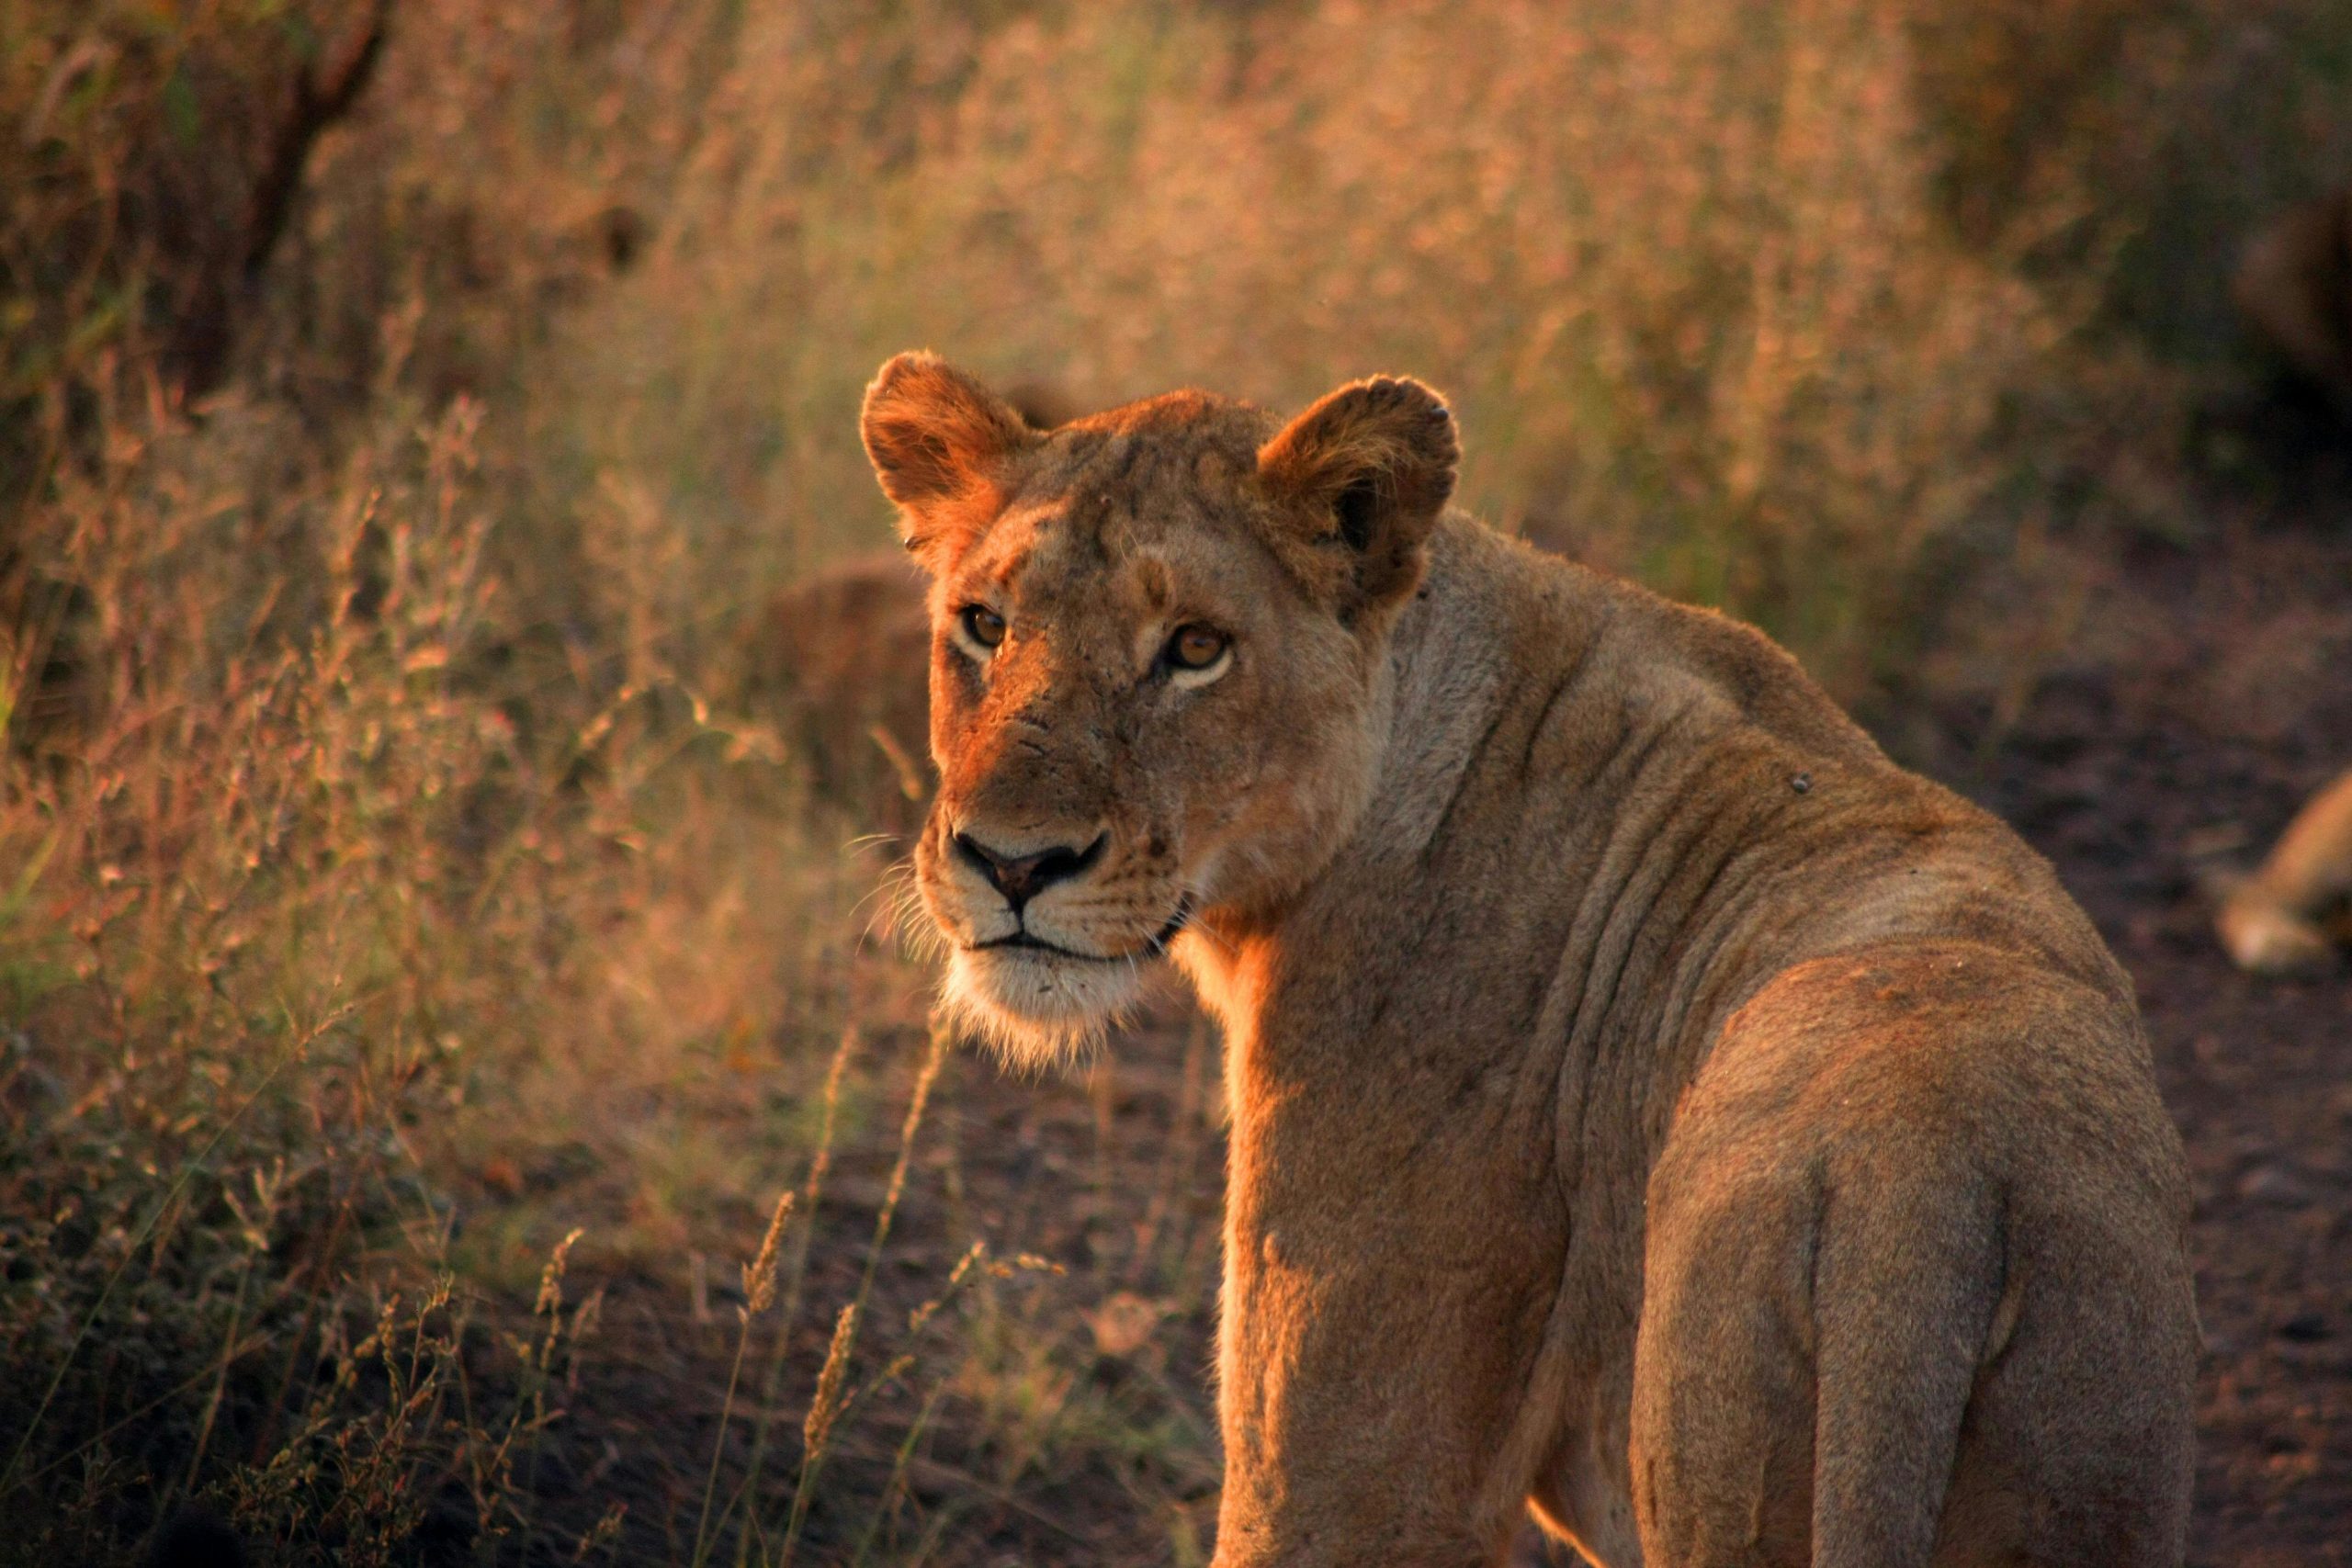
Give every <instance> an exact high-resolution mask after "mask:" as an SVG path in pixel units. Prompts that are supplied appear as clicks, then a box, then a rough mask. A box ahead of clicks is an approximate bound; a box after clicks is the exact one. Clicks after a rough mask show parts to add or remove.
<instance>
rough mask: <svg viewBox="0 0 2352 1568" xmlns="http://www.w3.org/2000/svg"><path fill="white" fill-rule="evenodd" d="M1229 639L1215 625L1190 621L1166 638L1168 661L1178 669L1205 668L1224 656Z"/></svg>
mask: <svg viewBox="0 0 2352 1568" xmlns="http://www.w3.org/2000/svg"><path fill="white" fill-rule="evenodd" d="M1231 641H1232V639H1231V638H1229V637H1227V636H1226V635H1225V634H1224V633H1223V632H1221V631H1218V630H1217V629H1216V627H1215V626H1203V625H1201V624H1200V623H1199V622H1198V621H1193V622H1190V623H1188V624H1187V625H1184V626H1178V627H1177V628H1176V635H1175V636H1173V637H1170V638H1169V639H1168V662H1169V663H1170V664H1172V665H1174V666H1175V667H1176V668H1177V669H1179V670H1205V669H1207V668H1208V667H1209V666H1210V665H1212V664H1215V663H1216V661H1217V660H1220V659H1222V658H1224V657H1225V650H1226V649H1227V647H1228V646H1229V645H1230V643H1231Z"/></svg>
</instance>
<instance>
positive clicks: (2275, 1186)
mask: <svg viewBox="0 0 2352 1568" xmlns="http://www.w3.org/2000/svg"><path fill="white" fill-rule="evenodd" d="M2238 1196H2239V1197H2241V1198H2243V1199H2245V1201H2248V1202H2250V1203H2272V1204H2276V1205H2277V1206H2278V1207H2279V1208H2282V1209H2300V1208H2301V1207H2302V1206H2303V1205H2304V1204H2306V1203H2308V1202H2310V1201H2312V1190H2311V1185H2310V1184H2309V1183H2308V1182H2306V1181H2304V1180H2303V1179H2302V1178H2301V1177H2300V1176H2297V1175H2296V1174H2295V1173H2294V1172H2293V1171H2291V1170H2289V1169H2288V1168H2286V1167H2285V1166H2282V1165H2257V1166H2256V1167H2255V1168H2253V1169H2252V1170H2249V1171H2247V1172H2246V1173H2245V1176H2243V1177H2241V1178H2240V1179H2239V1180H2238Z"/></svg>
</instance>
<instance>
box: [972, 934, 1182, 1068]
mask: <svg viewBox="0 0 2352 1568" xmlns="http://www.w3.org/2000/svg"><path fill="white" fill-rule="evenodd" d="M1143 994H1144V976H1143V973H1142V970H1141V968H1140V966H1139V965H1137V964H1132V963H1126V962H1117V963H1104V962H1103V961H1101V960H1099V959H1091V958H1073V957H1069V956H1065V955H1063V954H1059V953H1050V952H1046V951H1045V950H1043V949H1040V948H1034V947H989V948H980V949H978V950H974V949H970V948H964V949H959V950H957V951H956V953H955V954H954V955H953V956H952V957H951V958H949V960H948V963H947V980H946V985H945V987H944V1000H945V1001H946V1003H947V1006H948V1008H949V1009H950V1010H951V1011H952V1012H953V1013H954V1014H955V1016H956V1021H957V1022H959V1023H961V1024H962V1025H963V1026H964V1027H965V1029H967V1031H969V1032H971V1033H973V1034H975V1035H977V1036H978V1037H979V1039H980V1040H981V1041H983V1042H984V1043H986V1044H987V1045H988V1046H989V1048H990V1049H992V1050H994V1051H995V1052H996V1053H997V1055H1000V1056H1001V1057H1002V1058H1003V1059H1004V1061H1005V1062H1006V1063H1007V1064H1008V1065H1010V1066H1020V1067H1025V1068H1045V1067H1054V1066H1066V1065H1068V1064H1069V1063H1071V1062H1074V1061H1077V1060H1078V1059H1080V1057H1082V1056H1084V1055H1086V1054H1087V1052H1088V1051H1090V1050H1091V1049H1092V1048H1093V1047H1094V1046H1096V1045H1099V1044H1101V1043H1102V1041H1103V1035H1104V1033H1105V1032H1108V1031H1109V1029H1110V1028H1111V1026H1112V1025H1113V1024H1114V1023H1117V1022H1119V1021H1121V1020H1122V1019H1123V1018H1125V1016H1126V1015H1127V1014H1128V1013H1129V1012H1131V1011H1132V1010H1134V1009H1135V1006H1136V1003H1137V1002H1138V1001H1140V1000H1141V999H1142V998H1143Z"/></svg>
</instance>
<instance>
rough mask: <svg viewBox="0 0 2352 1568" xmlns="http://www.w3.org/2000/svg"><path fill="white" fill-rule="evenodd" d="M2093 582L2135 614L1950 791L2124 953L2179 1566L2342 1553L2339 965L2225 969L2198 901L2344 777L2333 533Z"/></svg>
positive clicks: (2320, 531)
mask: <svg viewBox="0 0 2352 1568" xmlns="http://www.w3.org/2000/svg"><path fill="white" fill-rule="evenodd" d="M2345 493H2346V494H2352V491H2346V492H2345ZM2115 587H2116V590H2117V592H2118V596H2119V603H2118V604H2117V609H2118V610H2119V612H2120V613H2121V614H2122V615H2124V616H2125V617H2127V618H2128V619H2129V620H2130V621H2131V622H2132V623H2133V624H2134V625H2136V626H2138V628H2139V630H2138V632H2137V634H2136V635H2134V636H2132V637H2130V638H2129V639H2128V641H2127V642H2126V643H2125V644H2124V645H2123V647H2122V648H2121V649H2119V657H2117V658H2116V659H2115V660H2114V661H2113V662H2111V663H2110V664H2109V668H2107V669H2105V670H2100V671H2086V672H2079V673H2075V674H2072V675H2068V676H2065V677H2063V678H2061V679H2059V680H2057V681H2055V682H2052V684H2051V685H2050V686H2049V687H2048V688H2047V689H2045V690H2044V691H2043V693H2042V694H2041V696H2040V697H2039V698H2038V699H2037V700H2036V701H2035V702H2034V704H2033V705H2032V706H2031V707H2030V710H2029V712H2028V713H2027V715H2026V717H2025V719H2024V721H2023V722H2022V723H2021V724H2019V726H2018V728H2017V729H2016V730H2015V732H2014V733H2012V734H2011V735H2009V736H2008V737H2007V738H2006V739H2005V740H2004V741H2003V743H2002V744H2001V745H2000V746H1999V747H1998V748H1997V750H1996V751H1995V752H1994V753H1993V754H1992V759H1991V761H1990V762H1989V763H1988V764H1987V765H1986V766H1985V768H1983V769H1982V770H1981V772H1971V773H1955V774H1954V775H1952V782H1954V783H1956V784H1960V785H1961V786H1962V788H1965V789H1967V790H1968V791H1969V792H1970V793H1971V794H1973V795H1976V796H1977V797H1978V798H1979V799H1980V800H1982V801H1983V802H1984V803H1985V804H1986V805H1987V806H1990V807H1993V808H1995V809H1996V810H1998V811H2000V812H2001V813H2002V814H2003V815H2004V816H2005V817H2007V818H2008V819H2009V820H2010V821H2011V822H2013V823H2015V824H2016V825H2017V826H2018V829H2020V830H2021V831H2022V832H2023V833H2024V834H2025V835H2026V837H2027V838H2028V839H2029V840H2030V841H2031V842H2032V843H2033V844H2034V845H2035V847H2036V848H2038V849H2040V850H2041V852H2043V853H2045V854H2047V855H2049V856H2050V857H2051V859H2052V861H2053V862H2054V863H2056V864H2057V867H2058V869H2059V872H2060V874H2062V875H2063V876H2064V878H2065V880H2066V883H2067V886H2069V887H2070V888H2072V889H2073V891H2074V893H2075V897H2078V898H2080V899H2081V900H2082V902H2083V904H2084V906H2085V907H2086V908H2088V910H2089V911H2090V913H2091V915H2092V917H2093V919H2096V920H2097V921H2098V924H2099V927H2100V929H2101V930H2102V931H2104V932H2105V933H2106V934H2107V937H2108V939H2109V942H2112V943H2113V944H2114V946H2115V949H2116V951H2117V953H2119V954H2120V956H2121V958H2122V959H2123V961H2124V963H2125V964H2127V965H2129V966H2130V968H2131V973H2132V976H2133V977H2134V979H2135V980H2136V981H2137V983H2138V985H2139V987H2140V1000H2141V1005H2142V1009H2143V1012H2144V1014H2145V1016H2146V1019H2147V1024H2148V1032H2149V1035H2150V1039H2151V1042H2152V1043H2153V1045H2154V1053H2155V1061H2156V1071H2157V1077H2158V1081H2159V1083H2160V1084H2161V1086H2162V1088H2163V1090H2164V1094H2165V1101H2166V1103H2167V1104H2169V1105H2170V1106H2171V1108H2172V1111H2173V1114H2174V1115H2175V1116H2176V1117H2177V1118H2178V1120H2179V1122H2180V1129H2181V1134H2182V1136H2183V1137H2184V1138H2185V1140H2186V1141H2187V1144H2188V1157H2189V1165H2190V1168H2191V1171H2192V1173H2193V1178H2194V1181H2195V1187H2196V1201H2197V1209H2196V1220H2195V1228H2194V1234H2193V1247H2194V1249H2195V1255H2196V1263H2197V1284H2198V1302H2199V1312H2200V1314H2201V1315H2202V1317H2203V1320H2204V1325H2205V1337H2206V1355H2205V1361H2204V1366H2203V1370H2202V1375H2201V1378H2200V1382H2199V1463H2198V1477H2197V1508H2196V1514H2195V1519H2194V1523H2193V1524H2192V1526H2191V1529H2190V1536H2189V1561H2190V1562H2192V1563H2197V1564H2208V1565H2214V1568H2218V1565H2220V1564H2223V1563H2229V1564H2236V1565H2238V1568H2269V1565H2278V1568H2284V1565H2286V1564H2289V1563H2345V1562H2352V973H2347V966H2346V965H2345V964H2342V963H2341V962H2339V964H2338V965H2337V967H2336V968H2335V970H2334V971H2333V972H2332V973H2329V974H2326V975H2323V976H2316V977H2313V978H2310V979H2304V980H2294V981H2266V980H2257V979H2253V978H2250V977H2248V976H2242V975H2239V974H2237V973H2236V972H2235V971H2233V969H2232V968H2231V966H2230V965H2229V964H2227V963H2226V962H2225V961H2224V960H2223V958H2222V954H2221V953H2220V951H2219V950H2218V949H2217V948H2216V947H2215V945H2214V943H2213V942H2212V940H2211V928H2210V925H2209V923H2208V919H2209V905H2208V902H2207V900H2206V899H2205V898H2204V897H2202V896H2201V894H2200V890H2199V881H2200V877H2201V874H2203V872H2204V871H2205V870H2206V868H2207V865H2208V864H2209V863H2215V862H2218V863H2229V862H2231V861H2240V862H2243V861H2246V860H2250V859H2252V858H2253V857H2254V856H2255V855H2256V854H2257V853H2258V852H2260V850H2261V849H2262V848H2263V847H2264V846H2267V843H2268V842H2269V841H2270V840H2271V839H2272V838H2273V837H2274V836H2275V835H2276V833H2277V831H2278V829H2279V827H2280V826H2281V825H2282V824H2284V822H2285V821H2286V820H2287V818H2289V816H2290V815H2291V813H2292V811H2293V809H2294V807H2295V806H2296V805H2297V803H2298V802H2299V801H2300V800H2301V798H2302V797H2303V796H2304V795H2307V794H2308V793H2309V792H2310V791H2311V790H2312V789H2314V788H2316V787H2317V786H2318V785H2320V784H2323V783H2324V782H2325V781H2326V780H2327V779H2328V778H2329V777H2330V776H2332V774H2333V773H2335V772H2337V771H2339V770H2341V769H2343V768H2345V767H2352V527H2347V526H2346V517H2344V516H2342V515H2337V516H2334V517H2327V516H2324V515H2323V516H2321V517H2320V518H2318V519H2317V520H2315V521H2313V520H2306V521H2305V522H2303V523H2302V524H2301V525H2297V526H2294V527H2291V528H2280V527H2278V526H2276V525H2271V526H2269V527H2266V526H2264V525H2262V524H2260V523H2258V522H2257V521H2256V520H2255V518H2254V517H2253V516H2251V515H2249V516H2245V517H2239V518H2233V519H2228V520H2225V521H2224V522H2223V523H2222V525H2220V527H2219V529H2218V530H2217V534H2216V536H2215V537H2214V538H2213V539H2211V541H2209V542H2208V543H2207V544H2205V545H2202V546H2199V547H2193V548H2190V549H2187V550H2177V549H2172V548H2168V547H2166V548H2156V547H2150V548H2149V549H2147V550H2146V551H2145V552H2144V553H2143V555H2142V556H2141V558H2137V559H2133V560H2128V561H2127V562H2126V563H2125V565H2124V567H2123V569H2122V572H2121V581H2120V582H2119V583H2118V584H2116V585H2115ZM1955 728H1958V727H1955Z"/></svg>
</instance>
